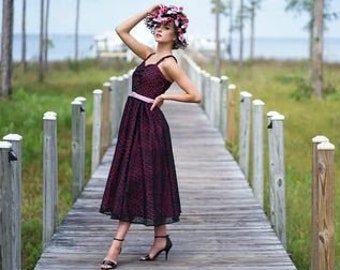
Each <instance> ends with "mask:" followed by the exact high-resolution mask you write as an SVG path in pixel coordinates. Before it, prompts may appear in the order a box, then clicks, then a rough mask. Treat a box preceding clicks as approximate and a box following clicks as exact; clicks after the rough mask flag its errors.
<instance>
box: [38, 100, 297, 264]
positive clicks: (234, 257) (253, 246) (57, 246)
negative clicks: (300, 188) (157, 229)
mask: <svg viewBox="0 0 340 270" xmlns="http://www.w3.org/2000/svg"><path fill="white" fill-rule="evenodd" d="M163 111H164V113H165V114H166V117H167V119H168V122H169V124H170V128H171V133H172V139H173V147H174V154H175V159H176V166H177V174H178V180H179V188H180V196H181V202H182V211H183V213H182V216H181V222H180V223H177V224H173V225H169V233H170V235H171V239H172V241H173V243H174V246H173V248H172V249H171V251H170V253H169V260H168V261H164V255H163V254H162V255H160V257H159V258H158V260H157V261H155V262H139V261H138V259H139V257H140V256H141V255H145V253H146V252H147V251H148V249H149V245H150V244H151V242H152V241H153V238H152V237H153V231H152V227H145V226H143V225H132V227H131V230H130V233H129V234H128V236H127V238H126V240H125V242H124V246H123V252H122V254H121V256H120V260H119V266H118V268H119V269H131V270H133V269H145V270H146V269H176V270H177V269H179V270H185V269H187V270H189V269H224V270H225V269H233V270H245V269H252V270H255V269H258V270H265V269H273V270H288V269H289V270H294V269H296V268H295V266H294V265H293V263H292V262H291V260H290V258H289V257H288V255H287V253H286V251H285V250H284V248H283V247H282V245H281V244H280V242H279V240H278V238H277V237H276V235H275V234H274V232H273V230H272V229H271V226H270V224H269V222H268V220H267V218H266V216H265V214H264V213H263V210H262V208H261V207H260V205H259V204H258V203H257V202H256V201H255V198H254V196H253V194H252V191H251V189H250V187H249V185H248V183H247V181H246V179H245V178H244V176H243V174H242V172H241V170H240V169H239V167H238V165H237V163H236V162H235V161H234V159H233V157H232V156H231V155H230V154H229V153H228V152H227V151H226V150H225V148H224V142H223V139H222V138H221V136H220V134H219V133H218V132H217V130H216V129H214V128H213V127H212V125H211V124H210V123H209V120H208V119H207V117H206V115H205V114H204V113H203V111H202V110H201V108H200V107H199V106H198V105H194V104H185V105H183V104H180V103H175V102H173V103H172V102H168V103H166V104H165V105H164V106H163ZM113 152H114V146H112V147H110V148H109V149H108V151H107V153H106V154H105V156H104V158H103V161H102V163H101V165H100V166H99V168H98V169H97V170H96V172H95V173H94V175H93V177H92V178H91V179H90V181H89V183H88V185H87V186H86V188H85V189H84V191H83V192H82V194H81V196H80V198H79V199H78V200H77V201H76V203H75V204H74V206H73V208H72V210H71V212H70V213H69V214H68V215H67V217H66V219H65V220H64V222H63V224H61V226H60V227H59V231H58V233H57V234H56V235H55V236H54V237H53V239H52V241H51V242H50V244H49V245H48V246H47V247H46V249H45V251H44V253H43V254H42V257H41V259H40V260H39V262H38V264H37V266H36V268H35V269H36V270H41V269H58V270H62V269H99V264H100V262H101V260H102V259H103V256H105V253H106V250H107V248H108V246H109V244H110V242H111V239H112V237H113V236H114V232H115V228H116V224H117V222H116V221H113V220H110V219H109V218H108V217H107V216H104V215H102V214H99V213H98V208H99V205H100V202H101V196H102V193H103V189H104V185H105V182H106V176H107V174H108V170H109V167H110V164H111V160H112V156H113Z"/></svg>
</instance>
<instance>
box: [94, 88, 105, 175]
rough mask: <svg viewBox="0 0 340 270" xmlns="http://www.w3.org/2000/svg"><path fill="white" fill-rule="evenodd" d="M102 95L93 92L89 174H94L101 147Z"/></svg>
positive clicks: (95, 91) (99, 91) (96, 91)
mask: <svg viewBox="0 0 340 270" xmlns="http://www.w3.org/2000/svg"><path fill="white" fill-rule="evenodd" d="M102 93H103V91H102V90H100V89H96V90H94V91H93V123H92V160H91V161H92V162H91V174H93V173H94V172H95V170H96V169H97V167H98V165H99V163H100V145H101V142H100V140H101V138H100V134H101V131H100V130H101V104H102Z"/></svg>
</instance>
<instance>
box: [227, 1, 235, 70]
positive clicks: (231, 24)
mask: <svg viewBox="0 0 340 270" xmlns="http://www.w3.org/2000/svg"><path fill="white" fill-rule="evenodd" d="M233 16H234V9H233V0H229V42H228V48H227V51H228V54H229V61H230V63H231V62H232V61H233V32H234V22H233V20H234V17H233Z"/></svg>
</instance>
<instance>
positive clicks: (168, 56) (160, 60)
mask: <svg viewBox="0 0 340 270" xmlns="http://www.w3.org/2000/svg"><path fill="white" fill-rule="evenodd" d="M170 57H172V58H173V59H175V61H176V63H177V59H176V57H175V56H173V55H171V54H170V55H167V56H164V57H162V58H161V59H159V60H158V62H157V63H156V66H158V64H159V63H160V62H162V61H163V60H164V59H166V58H170Z"/></svg>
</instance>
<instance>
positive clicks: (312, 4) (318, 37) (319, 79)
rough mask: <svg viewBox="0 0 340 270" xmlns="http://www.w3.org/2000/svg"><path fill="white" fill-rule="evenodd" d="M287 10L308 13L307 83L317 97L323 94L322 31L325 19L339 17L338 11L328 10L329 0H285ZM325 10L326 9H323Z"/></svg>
mask: <svg viewBox="0 0 340 270" xmlns="http://www.w3.org/2000/svg"><path fill="white" fill-rule="evenodd" d="M286 1H287V6H286V10H287V11H295V12H297V13H298V14H300V13H302V12H307V13H308V14H309V15H310V19H309V22H308V24H307V29H308V31H309V44H310V49H309V59H310V71H309V76H308V82H307V84H308V85H309V86H310V87H311V88H312V89H313V94H314V95H315V96H317V97H318V98H322V96H323V40H324V37H323V33H324V28H325V23H324V21H325V20H333V19H337V18H338V17H339V13H336V12H329V11H328V10H329V4H330V2H331V0H328V1H326V2H325V0H286ZM325 10H327V11H325Z"/></svg>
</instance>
